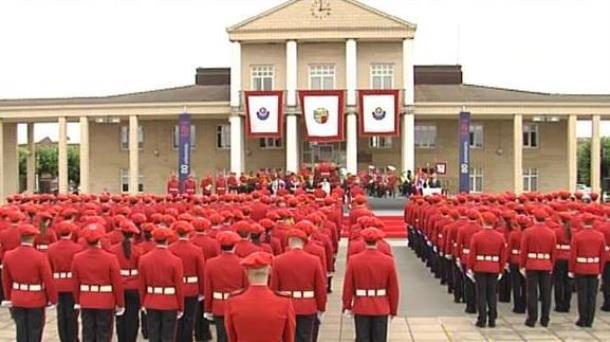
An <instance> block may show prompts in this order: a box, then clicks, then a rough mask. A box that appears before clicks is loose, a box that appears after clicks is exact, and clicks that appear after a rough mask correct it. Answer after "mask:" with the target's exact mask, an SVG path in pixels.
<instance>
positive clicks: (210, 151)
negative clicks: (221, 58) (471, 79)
mask: <svg viewBox="0 0 610 342" xmlns="http://www.w3.org/2000/svg"><path fill="white" fill-rule="evenodd" d="M227 32H228V37H229V41H230V44H231V46H232V58H231V62H230V63H231V64H230V67H229V68H215V69H210V68H199V69H198V70H197V73H196V77H195V83H194V84H192V85H187V86H184V87H177V88H171V89H161V90H152V91H145V92H141V93H132V94H124V95H113V96H105V97H88V98H57V99H3V100H0V119H1V121H0V160H1V161H2V167H0V172H1V177H0V195H1V196H2V197H4V196H6V195H8V194H11V193H14V192H15V191H17V190H18V181H17V180H18V163H17V124H19V123H27V125H28V145H29V147H30V148H29V153H28V163H27V164H28V167H27V190H28V191H30V192H31V191H34V190H35V178H34V173H35V172H34V169H35V168H34V162H35V150H34V148H33V146H34V141H33V134H32V133H33V125H34V123H39V122H57V123H58V127H59V128H58V129H59V143H58V148H59V167H58V169H59V172H58V183H59V191H60V192H66V191H67V190H68V172H67V170H68V160H67V133H66V131H67V129H66V127H67V123H68V122H78V123H79V124H80V180H81V184H80V189H81V192H85V193H87V192H93V193H97V192H100V191H104V190H107V191H110V192H130V193H137V192H138V191H143V192H147V193H161V192H163V191H164V187H165V180H166V177H167V175H168V174H169V173H170V172H171V171H174V170H176V168H177V165H178V156H177V154H178V153H177V151H178V147H177V144H178V143H177V140H178V138H177V135H178V128H177V127H178V126H177V124H178V115H179V114H180V113H182V112H184V111H185V109H186V111H187V112H188V113H189V114H191V117H192V127H191V144H192V162H191V168H192V173H193V174H194V175H195V176H197V177H200V176H202V175H205V174H208V173H213V174H215V173H217V172H223V171H224V172H228V171H233V172H241V171H257V170H260V169H281V170H288V171H297V170H298V169H299V168H300V167H301V165H303V164H312V163H316V162H318V161H320V160H332V161H334V162H336V163H339V164H341V165H343V166H345V167H346V168H347V170H348V171H349V172H351V173H355V172H357V171H358V170H362V169H365V168H367V167H368V166H369V165H375V166H377V167H385V166H387V165H393V166H395V167H397V168H398V170H399V171H400V170H415V169H417V168H421V167H437V166H438V167H440V168H441V169H443V168H444V169H445V170H446V174H444V175H441V176H440V178H441V179H442V180H443V182H444V183H445V184H446V186H447V188H448V189H449V191H450V192H455V191H457V187H458V173H459V170H458V169H459V161H458V158H459V153H458V150H459V149H458V115H459V113H460V112H462V111H467V112H470V113H471V125H470V188H471V190H472V191H485V192H501V191H506V190H513V191H515V192H522V191H530V190H539V191H551V190H556V189H571V190H574V189H575V188H576V173H577V167H576V166H577V165H576V164H577V159H576V157H577V138H576V124H577V120H592V127H593V130H592V137H593V144H592V159H591V163H592V180H593V181H592V188H593V190H594V191H599V189H600V178H601V177H600V174H599V173H600V169H601V168H600V121H601V120H602V119H605V117H606V116H608V115H610V95H569V94H545V93H537V92H530V91H520V90H511V89H501V88H492V87H486V86H482V85H472V84H465V83H463V82H462V71H461V68H460V66H442V65H436V66H434V65H433V66H414V64H413V57H412V56H413V49H414V41H415V36H416V25H415V24H413V23H410V22H407V21H405V20H403V19H400V18H396V17H394V16H392V15H389V14H387V13H383V12H381V11H379V10H377V9H375V8H371V7H369V6H367V5H364V4H362V3H360V2H358V1H356V0H291V1H287V2H285V3H284V4H282V5H280V6H277V7H275V8H272V9H270V10H268V11H266V12H263V13H261V14H259V15H257V16H254V17H252V18H250V19H248V20H245V21H243V22H241V23H238V24H236V25H234V26H231V27H229V28H228V29H227ZM306 89H319V90H329V89H339V90H344V93H345V108H344V113H345V114H344V115H345V118H344V123H345V127H344V130H345V139H344V141H342V142H333V143H311V142H308V141H307V140H306V139H304V123H303V117H302V113H301V108H300V106H299V103H298V102H299V101H298V96H297V93H298V91H299V90H306ZM360 89H396V90H399V91H400V121H399V122H400V133H399V135H398V136H394V137H367V138H364V137H362V136H359V130H358V120H357V115H358V110H357V91H358V90H360ZM248 90H280V91H283V96H284V114H285V119H284V124H285V127H284V134H283V137H282V138H280V139H274V138H258V139H251V138H249V137H248V136H247V135H246V134H245V128H244V121H245V120H244V103H243V102H244V96H243V92H244V91H248Z"/></svg>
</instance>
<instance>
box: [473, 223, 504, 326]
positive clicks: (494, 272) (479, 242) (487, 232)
mask: <svg viewBox="0 0 610 342" xmlns="http://www.w3.org/2000/svg"><path fill="white" fill-rule="evenodd" d="M482 219H483V229H482V230H481V231H479V232H477V233H475V234H474V235H473V236H472V240H471V241H470V253H469V255H468V273H469V277H472V276H473V275H474V278H475V282H476V292H477V306H478V311H479V317H478V319H477V323H476V326H477V327H479V328H484V327H485V325H486V323H489V327H490V328H495V327H496V319H497V318H498V309H497V307H498V297H497V286H498V280H499V277H500V276H502V272H504V267H505V265H506V242H505V241H504V236H503V235H502V234H501V233H499V232H497V231H495V230H494V227H495V225H496V223H497V221H498V219H497V217H496V216H495V215H494V214H493V213H489V212H486V213H483V215H482ZM488 318H489V320H488Z"/></svg>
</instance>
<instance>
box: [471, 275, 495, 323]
mask: <svg viewBox="0 0 610 342" xmlns="http://www.w3.org/2000/svg"><path fill="white" fill-rule="evenodd" d="M474 279H475V281H476V292H477V306H478V311H479V318H478V322H481V323H485V322H487V318H488V317H489V322H495V321H496V319H497V318H498V297H497V292H496V291H497V288H498V274H496V273H483V272H479V273H475V275H474Z"/></svg>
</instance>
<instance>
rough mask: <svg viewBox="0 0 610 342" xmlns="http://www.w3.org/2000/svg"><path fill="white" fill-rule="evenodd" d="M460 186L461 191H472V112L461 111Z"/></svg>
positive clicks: (459, 133) (459, 134)
mask: <svg viewBox="0 0 610 342" xmlns="http://www.w3.org/2000/svg"><path fill="white" fill-rule="evenodd" d="M458 136H459V144H460V187H459V191H460V192H464V193H468V192H470V113H469V112H460V122H459V132H458Z"/></svg>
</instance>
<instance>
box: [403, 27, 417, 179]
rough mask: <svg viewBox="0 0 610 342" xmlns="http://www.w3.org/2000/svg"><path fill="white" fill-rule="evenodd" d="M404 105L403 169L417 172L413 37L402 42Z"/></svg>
mask: <svg viewBox="0 0 610 342" xmlns="http://www.w3.org/2000/svg"><path fill="white" fill-rule="evenodd" d="M402 65H403V73H402V77H403V78H402V85H403V86H402V87H403V107H404V108H405V113H404V114H403V116H402V131H401V135H400V139H401V167H402V171H403V172H405V171H411V172H415V110H414V105H415V76H414V71H413V39H405V40H404V41H403V43H402Z"/></svg>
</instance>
